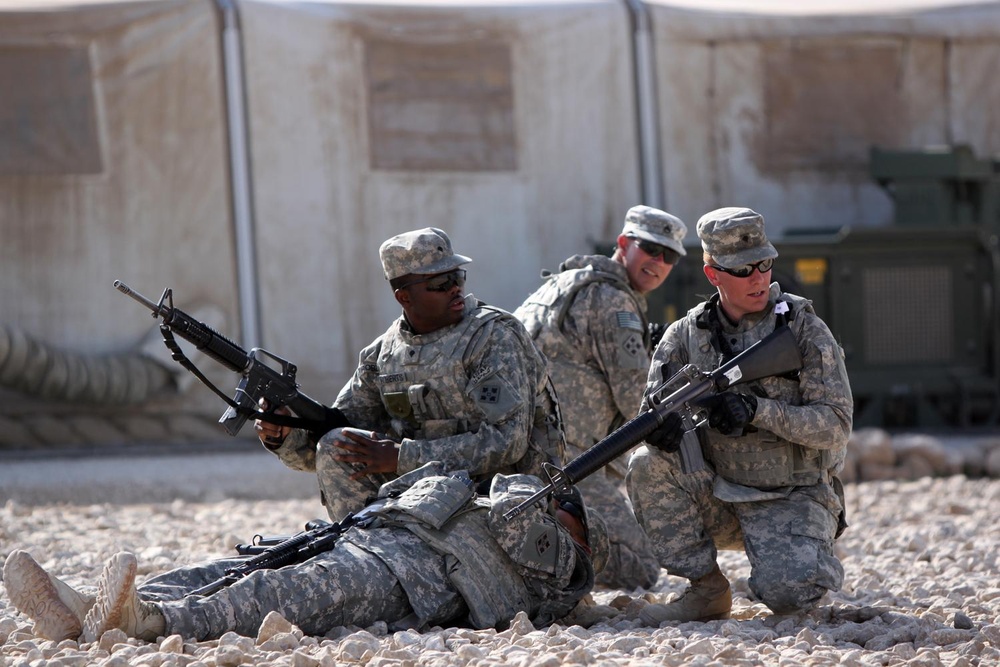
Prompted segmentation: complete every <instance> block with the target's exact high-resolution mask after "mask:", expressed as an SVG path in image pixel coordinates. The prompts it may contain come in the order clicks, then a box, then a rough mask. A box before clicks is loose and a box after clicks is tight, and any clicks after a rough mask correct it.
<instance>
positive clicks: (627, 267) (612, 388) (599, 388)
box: [514, 206, 687, 589]
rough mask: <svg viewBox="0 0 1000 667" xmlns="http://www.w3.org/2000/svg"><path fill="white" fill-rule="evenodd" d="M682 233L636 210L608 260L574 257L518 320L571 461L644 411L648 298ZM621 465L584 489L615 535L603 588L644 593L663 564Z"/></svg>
mask: <svg viewBox="0 0 1000 667" xmlns="http://www.w3.org/2000/svg"><path fill="white" fill-rule="evenodd" d="M686 233H687V227H685V226H684V223H682V222H681V221H680V220H678V219H677V218H675V217H674V216H672V215H670V214H669V213H664V212H663V211H660V210H657V209H654V208H650V207H648V206H635V207H633V208H631V209H629V211H628V213H627V214H626V216H625V224H624V227H623V229H622V232H621V234H620V235H619V236H618V239H617V242H616V247H615V251H614V254H613V255H612V256H611V257H605V256H603V255H574V256H573V257H570V258H569V259H567V260H566V261H565V262H563V263H562V265H561V266H560V267H559V271H558V272H556V273H554V274H551V275H547V277H546V278H545V282H544V283H543V284H542V286H541V287H540V288H539V289H538V290H537V291H536V292H535V293H534V294H532V295H531V296H529V297H528V298H527V300H526V301H525V302H524V303H523V304H522V305H521V307H520V308H518V309H517V310H516V311H514V316H515V317H517V318H518V319H520V320H521V321H522V322H524V325H525V328H527V330H528V332H529V333H530V334H531V337H532V338H533V339H534V341H535V344H536V345H537V346H538V347H539V349H540V350H541V351H542V353H543V354H544V355H545V356H546V358H547V359H548V360H549V373H550V375H551V377H552V383H553V384H554V385H555V388H556V393H557V394H558V396H559V410H560V412H561V413H562V417H563V426H564V428H565V431H566V442H567V458H572V457H574V456H578V455H579V454H581V453H582V452H584V451H585V450H586V449H588V448H589V447H591V446H592V445H593V444H594V443H595V442H597V441H598V440H600V439H601V438H603V437H604V436H605V435H607V434H608V433H609V432H610V431H611V430H613V428H614V427H616V426H618V425H620V423H621V422H622V421H623V420H624V418H626V417H628V418H631V417H632V416H634V415H635V413H636V411H637V410H638V408H639V404H640V400H641V399H642V389H643V386H644V385H645V379H646V373H647V372H648V371H649V362H650V354H651V351H652V346H651V343H650V338H649V333H648V330H649V327H648V324H647V319H646V297H645V295H646V294H648V293H649V292H651V291H652V290H654V289H656V288H657V287H659V286H660V285H661V284H663V281H664V280H666V278H667V276H668V275H669V274H670V271H671V269H672V268H673V265H674V263H675V262H677V260H678V259H679V258H680V256H681V255H683V254H685V251H684V246H683V245H682V242H683V240H684V235H685V234H686ZM545 275H546V274H543V276H545ZM625 460H626V457H624V456H623V457H622V458H621V459H619V460H616V461H614V462H612V464H611V465H609V466H608V467H607V468H605V470H604V471H603V472H602V471H599V472H598V473H596V474H594V475H591V476H590V477H589V478H587V479H586V480H584V481H583V482H581V483H580V488H581V489H582V490H583V492H584V493H585V494H586V496H587V500H588V502H589V503H590V504H591V505H593V506H594V507H595V508H597V509H598V511H600V512H601V515H602V516H604V517H605V519H607V523H608V526H609V531H610V540H611V557H610V559H609V562H608V566H607V567H606V568H605V569H604V572H603V573H602V574H601V576H600V577H599V579H598V584H599V585H602V586H608V587H611V588H624V589H633V588H636V587H641V588H648V587H650V586H652V585H653V584H654V583H655V582H656V579H657V577H658V576H659V574H660V565H659V563H658V562H657V559H656V557H655V556H654V554H653V552H652V550H651V548H650V546H649V541H648V539H647V538H646V536H645V534H643V532H642V529H640V528H639V525H638V524H637V523H636V521H635V517H634V516H633V515H632V511H631V509H629V507H628V502H627V500H626V498H625V495H624V493H622V492H621V491H620V488H621V484H622V480H623V479H624V476H625Z"/></svg>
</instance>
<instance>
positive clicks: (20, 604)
mask: <svg viewBox="0 0 1000 667" xmlns="http://www.w3.org/2000/svg"><path fill="white" fill-rule="evenodd" d="M3 583H4V588H6V589H7V596H8V597H9V598H10V601H11V602H13V603H14V607H15V608H16V609H17V610H18V611H19V612H21V613H22V614H25V615H26V616H28V617H30V618H31V620H33V621H34V622H35V630H34V632H35V634H36V635H38V636H39V637H42V638H44V639H51V640H52V641H57V642H58V641H62V640H64V639H76V638H77V637H79V636H80V633H81V632H82V631H83V619H84V617H85V616H86V615H87V612H88V611H89V610H90V608H91V607H93V606H94V596H92V595H85V594H83V593H80V592H79V591H76V590H74V589H73V588H72V587H71V586H69V584H66V583H65V582H63V581H60V580H59V579H56V578H55V577H53V576H52V575H51V574H49V573H48V572H46V571H45V570H44V569H43V568H42V566H41V565H39V564H38V563H37V562H36V561H35V559H34V558H32V557H31V554H29V553H28V552H27V551H21V550H20V549H18V550H17V551H14V552H13V553H11V554H10V555H9V556H7V560H6V562H5V563H4V565H3Z"/></svg>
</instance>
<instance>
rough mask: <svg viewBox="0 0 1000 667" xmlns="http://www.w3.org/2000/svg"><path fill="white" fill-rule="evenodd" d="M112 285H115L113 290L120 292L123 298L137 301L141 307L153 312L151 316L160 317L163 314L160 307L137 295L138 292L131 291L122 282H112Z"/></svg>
mask: <svg viewBox="0 0 1000 667" xmlns="http://www.w3.org/2000/svg"><path fill="white" fill-rule="evenodd" d="M114 285H115V289H116V290H118V291H119V292H121V293H122V294H124V295H125V296H130V297H132V298H133V299H135V300H136V301H138V302H139V303H141V304H142V305H144V306H146V308H149V309H150V310H151V311H153V315H154V316H156V315H162V314H163V313H162V312H161V310H160V305H159V304H156V303H153V302H152V301H150V300H149V299H147V298H146V297H144V296H143V295H141V294H139V293H138V292H136V291H135V290H134V289H132V288H131V287H129V286H128V285H126V284H125V283H123V282H122V281H120V280H116V281H115V282H114Z"/></svg>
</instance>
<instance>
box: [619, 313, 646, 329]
mask: <svg viewBox="0 0 1000 667" xmlns="http://www.w3.org/2000/svg"><path fill="white" fill-rule="evenodd" d="M615 320H616V321H617V322H618V327H619V328H621V329H634V330H636V331H642V321H641V320H640V319H639V316H638V315H636V314H635V313H633V312H632V311H629V310H619V311H618V312H617V313H615Z"/></svg>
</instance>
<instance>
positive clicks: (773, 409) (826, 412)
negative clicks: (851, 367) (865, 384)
mask: <svg viewBox="0 0 1000 667" xmlns="http://www.w3.org/2000/svg"><path fill="white" fill-rule="evenodd" d="M797 321H800V322H801V327H800V328H798V327H797V328H796V333H797V338H798V342H799V350H800V352H801V353H802V370H801V371H799V390H800V392H801V393H802V404H801V405H790V404H788V403H784V402H781V401H777V400H772V399H766V398H760V399H758V401H757V414H756V415H755V416H754V419H753V422H752V424H753V425H754V426H757V427H759V428H764V429H767V430H768V431H771V432H772V433H774V434H776V435H779V436H781V437H782V438H785V439H786V440H788V441H790V442H794V443H797V444H800V445H803V446H805V447H811V448H814V449H834V450H835V449H840V448H843V447H846V446H847V440H848V438H849V437H850V435H851V426H852V421H853V416H854V398H853V396H852V394H851V385H850V382H849V381H848V377H847V370H846V368H845V367H844V354H843V351H842V350H841V348H840V345H839V344H837V341H836V339H835V338H834V337H833V334H832V333H831V332H830V329H829V328H828V327H827V325H826V323H825V322H823V320H821V319H820V318H819V317H817V316H816V315H814V314H812V313H806V312H803V313H801V314H800V316H799V317H798V318H797Z"/></svg>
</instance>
